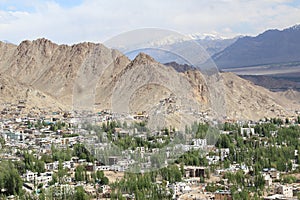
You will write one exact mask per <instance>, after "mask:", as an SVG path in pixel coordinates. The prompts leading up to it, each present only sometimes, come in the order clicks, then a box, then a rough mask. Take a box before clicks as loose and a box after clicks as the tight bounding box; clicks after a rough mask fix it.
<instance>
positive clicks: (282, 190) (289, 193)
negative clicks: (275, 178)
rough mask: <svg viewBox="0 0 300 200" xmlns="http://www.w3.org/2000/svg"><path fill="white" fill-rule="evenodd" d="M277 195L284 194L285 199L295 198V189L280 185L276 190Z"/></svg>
mask: <svg viewBox="0 0 300 200" xmlns="http://www.w3.org/2000/svg"><path fill="white" fill-rule="evenodd" d="M276 194H282V195H283V196H284V197H293V188H292V187H289V186H286V185H280V186H279V187H277V188H276Z"/></svg>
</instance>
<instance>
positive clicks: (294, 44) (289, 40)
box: [213, 25, 300, 69]
mask: <svg viewBox="0 0 300 200" xmlns="http://www.w3.org/2000/svg"><path fill="white" fill-rule="evenodd" d="M213 60H214V61H215V63H216V64H217V66H218V67H219V68H220V69H227V68H243V67H251V66H265V65H268V66H270V65H274V64H288V66H290V65H292V64H293V63H296V64H297V63H299V61H300V25H296V26H293V27H290V28H287V29H284V30H276V29H274V30H267V31H265V32H264V33H262V34H260V35H258V36H256V37H249V36H246V37H241V38H239V39H238V40H237V41H235V42H234V43H233V44H231V45H230V46H228V47H226V48H225V49H224V50H222V51H220V52H218V53H216V54H214V55H213ZM275 67H278V65H276V66H275Z"/></svg>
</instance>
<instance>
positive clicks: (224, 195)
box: [215, 190, 232, 200]
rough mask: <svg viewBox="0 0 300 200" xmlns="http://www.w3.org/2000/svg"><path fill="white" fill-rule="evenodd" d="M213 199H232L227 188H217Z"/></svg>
mask: <svg viewBox="0 0 300 200" xmlns="http://www.w3.org/2000/svg"><path fill="white" fill-rule="evenodd" d="M215 200H232V196H231V192H230V191H228V190H218V191H216V192H215Z"/></svg>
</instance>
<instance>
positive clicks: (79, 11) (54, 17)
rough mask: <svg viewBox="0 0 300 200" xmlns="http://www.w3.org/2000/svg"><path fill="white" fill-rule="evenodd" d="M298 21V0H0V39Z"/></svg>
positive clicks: (69, 38) (217, 30)
mask: <svg viewBox="0 0 300 200" xmlns="http://www.w3.org/2000/svg"><path fill="white" fill-rule="evenodd" d="M295 24H300V0H209V1H207V0H99V1H97V0H64V1H59V0H49V1H48V0H44V1H42V0H0V40H7V41H10V42H13V43H16V44H18V43H20V42H21V41H22V40H25V39H29V40H33V39H37V38H40V37H45V38H48V39H50V40H52V41H54V42H56V43H67V44H73V43H78V42H82V41H91V42H103V41H105V40H107V39H109V38H110V37H112V36H115V35H117V34H119V33H122V32H126V31H131V30H134V29H139V28H147V27H155V28H162V29H169V30H175V31H178V32H180V33H183V34H194V33H199V34H205V33H210V34H214V35H219V36H223V37H234V36H236V35H241V34H242V35H257V34H259V33H261V32H263V31H264V30H266V29H274V28H277V29H283V28H287V27H289V26H293V25H295Z"/></svg>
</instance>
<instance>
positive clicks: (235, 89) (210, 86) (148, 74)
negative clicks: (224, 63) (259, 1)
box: [0, 39, 296, 124]
mask: <svg viewBox="0 0 300 200" xmlns="http://www.w3.org/2000/svg"><path fill="white" fill-rule="evenodd" d="M0 58H1V60H0V74H1V75H0V81H1V82H0V85H1V91H0V92H1V99H0V102H13V101H17V100H21V99H24V98H25V99H26V101H27V105H28V106H29V105H30V107H39V108H48V107H50V105H51V109H61V110H62V109H65V110H72V109H85V110H86V109H89V110H91V111H99V110H103V109H112V110H113V111H116V112H120V113H122V112H128V111H129V112H131V113H134V112H142V111H146V112H148V113H149V114H151V113H160V114H159V115H155V116H156V117H157V118H156V119H153V120H154V121H153V123H154V124H155V120H158V121H161V119H162V118H163V117H164V118H168V119H169V121H171V122H172V123H176V124H178V123H181V122H182V121H192V120H194V119H195V118H197V117H199V116H198V115H197V113H198V114H199V113H201V112H208V113H210V114H213V115H215V114H216V112H219V114H220V113H221V114H222V116H227V117H228V118H234V119H259V118H262V117H266V116H267V117H276V116H280V115H281V114H284V113H286V112H288V111H287V110H286V109H285V107H286V105H287V104H288V105H289V104H293V102H292V101H291V100H289V99H287V98H286V97H285V96H284V95H281V96H280V95H278V94H275V93H272V92H270V91H268V90H267V89H264V88H262V87H259V86H256V85H254V84H252V83H250V82H249V81H247V80H244V79H241V78H239V77H238V76H236V75H234V74H231V73H222V74H221V75H216V76H215V77H206V76H204V75H203V74H201V72H199V71H197V70H189V71H185V72H178V71H176V70H174V69H173V68H171V67H167V66H165V65H163V64H160V63H158V62H157V61H155V60H154V59H153V58H151V57H150V56H148V55H146V54H143V53H141V54H139V55H138V56H137V57H136V58H135V59H134V60H132V61H130V60H129V59H128V58H127V57H126V56H124V55H123V54H121V53H120V52H118V51H117V50H112V49H109V48H107V47H105V46H104V45H102V44H94V43H80V44H76V45H72V46H68V45H57V44H55V43H52V42H51V41H49V40H47V39H38V40H34V41H24V42H22V43H21V44H20V45H18V46H16V45H12V44H6V43H0ZM294 103H295V102H294ZM293 105H294V104H293ZM295 106H296V104H295Z"/></svg>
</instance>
